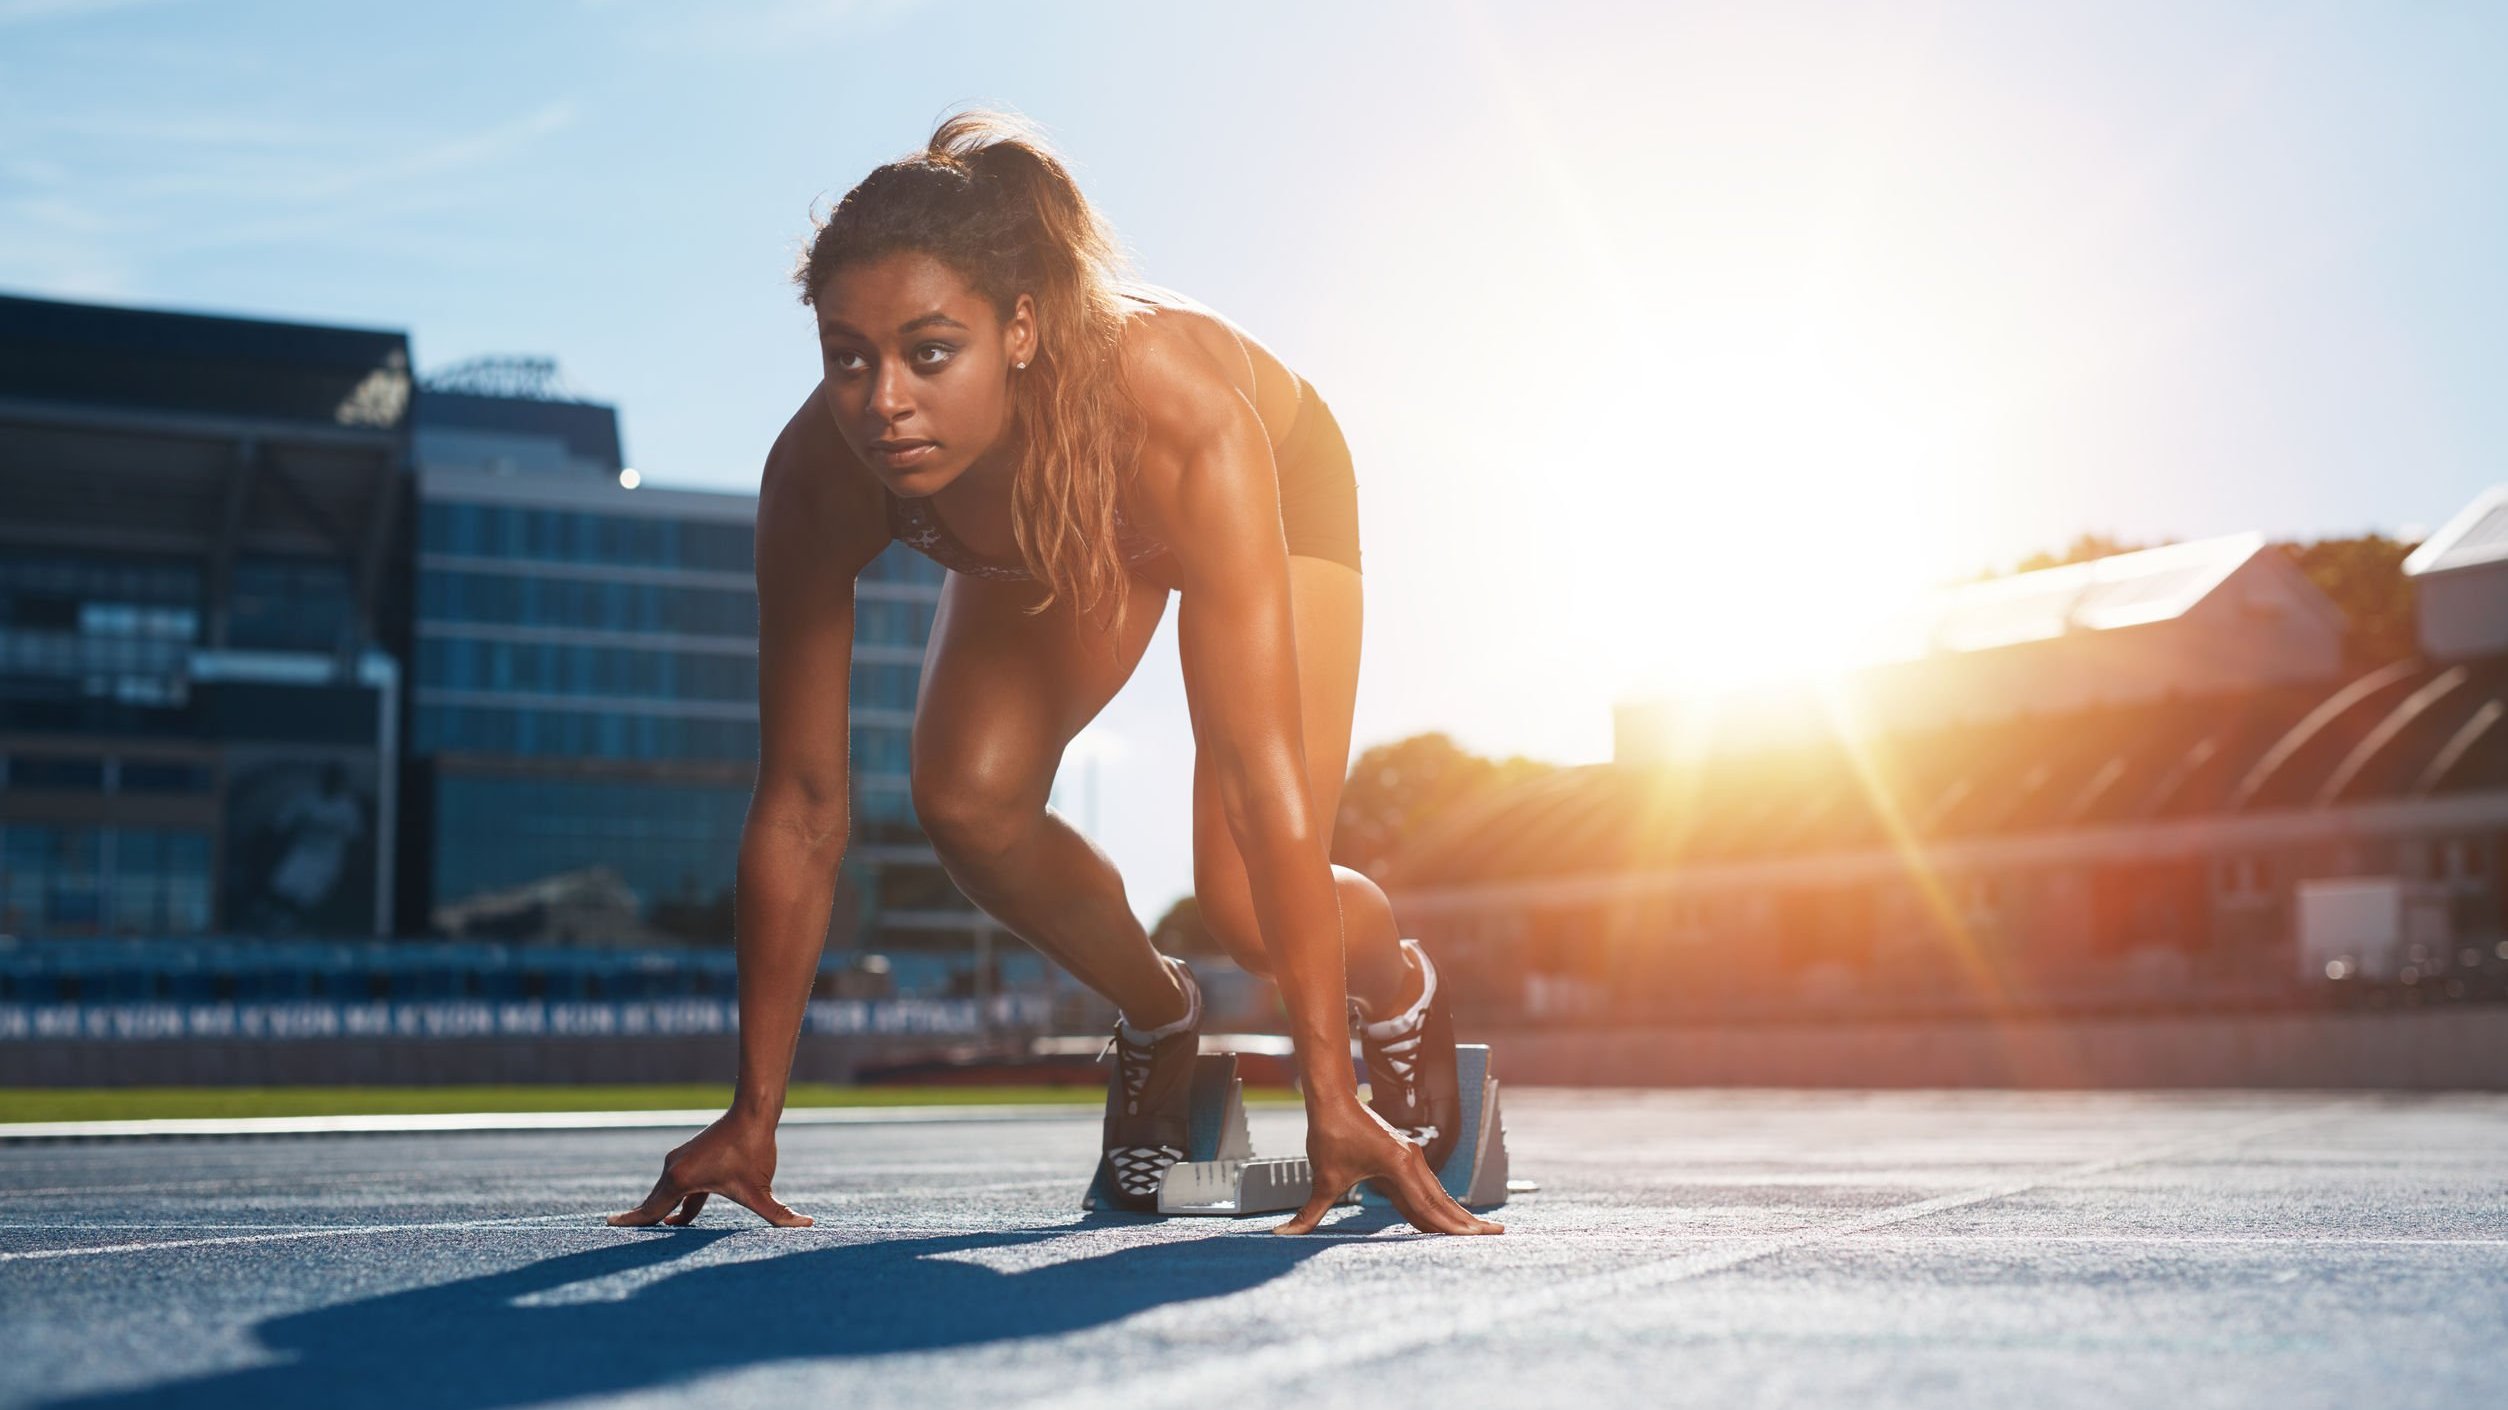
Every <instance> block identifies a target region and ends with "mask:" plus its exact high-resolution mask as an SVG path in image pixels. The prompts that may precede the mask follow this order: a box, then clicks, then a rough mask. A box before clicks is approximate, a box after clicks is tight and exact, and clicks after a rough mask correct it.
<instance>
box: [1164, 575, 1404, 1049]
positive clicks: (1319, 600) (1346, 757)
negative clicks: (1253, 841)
mask: <svg viewBox="0 0 2508 1410" xmlns="http://www.w3.org/2000/svg"><path fill="white" fill-rule="evenodd" d="M1360 585H1361V580H1360V577H1359V573H1358V571H1357V570H1356V569H1354V568H1352V567H1350V566H1349V565H1347V564H1345V563H1337V562H1334V561H1333V560H1331V559H1328V558H1314V557H1308V556H1306V555H1303V554H1296V555H1292V556H1291V557H1290V559H1289V607H1290V613H1291V616H1292V619H1293V621H1294V623H1295V630H1296V632H1297V660H1298V713H1299V718H1300V720H1301V721H1302V723H1303V725H1304V729H1305V739H1306V768H1307V785H1306V786H1307V796H1308V798H1309V799H1310V800H1311V801H1312V803H1313V805H1314V808H1315V826H1316V828H1317V830H1318V831H1319V832H1321V833H1322V835H1323V837H1324V839H1325V841H1326V845H1330V841H1331V838H1332V824H1333V818H1334V817H1335V815H1337V814H1338V813H1339V811H1340V808H1341V783H1342V778H1343V776H1344V775H1345V774H1346V773H1347V772H1348V770H1349V762H1350V713H1351V711H1352V710H1353V709H1354V708H1355V706H1356V705H1357V702H1358V673H1359V637H1360V632H1361V626H1362V617H1363V597H1362V594H1361V592H1360ZM1185 686H1186V689H1187V691H1188V692H1189V691H1190V690H1191V689H1192V687H1193V682H1192V681H1190V680H1188V681H1186V682H1185ZM1332 873H1333V881H1334V883H1335V887H1336V889H1337V891H1338V892H1339V897H1340V902H1341V944H1342V949H1343V952H1344V954H1345V955H1346V956H1347V961H1346V962H1347V964H1348V966H1349V971H1350V992H1351V993H1352V994H1353V995H1355V996H1357V997H1358V998H1360V999H1362V1000H1364V1001H1365V1002H1366V1003H1367V1006H1368V1008H1369V1009H1370V1010H1371V1011H1373V1012H1376V1013H1396V1012H1399V1011H1401V1010H1402V1009H1403V1008H1405V1007H1407V1006H1408V1005H1409V1004H1410V1003H1411V1002H1412V1001H1413V1000H1415V999H1417V998H1418V997H1419V987H1420V978H1419V976H1418V974H1417V973H1415V972H1414V971H1413V970H1412V969H1411V967H1410V965H1409V963H1408V962H1407V961H1405V960H1404V958H1403V955H1402V950H1401V944H1400V939H1401V933H1400V931H1399V930H1398V929H1397V928H1396V927H1395V924H1394V919H1393V906H1392V903H1390V902H1389V901H1387V900H1386V899H1385V893H1384V890H1383V889H1382V888H1381V887H1379V886H1377V885H1376V883H1375V882H1374V881H1372V880H1370V879H1369V878H1368V877H1367V876H1366V875H1365V874H1364V873H1361V872H1357V871H1353V870H1352V869H1350V868H1348V867H1344V866H1336V867H1334V868H1333V869H1332ZM1193 894H1194V897H1195V899H1196V900H1197V901H1199V902H1200V905H1201V912H1202V923H1203V925H1204V926H1206V927H1207V928H1208V929H1209V930H1210V932H1211V934H1212V935H1213V936H1214V937H1215V938H1217V939H1218V941H1219V942H1220V943H1221V944H1222V945H1224V946H1226V947H1227V949H1228V953H1229V955H1230V956H1231V957H1233V958H1234V959H1235V960H1236V961H1237V963H1238V964H1240V965H1242V966H1244V967H1245V968H1246V969H1247V970H1249V971H1251V972H1253V973H1256V974H1266V975H1267V974H1269V973H1270V972H1271V957H1270V954H1269V953H1268V952H1267V951H1266V950H1265V949H1264V948H1263V936H1262V930H1261V927H1260V926H1259V925H1258V924H1257V923H1256V921H1255V917H1254V897H1253V891H1252V888H1251V886H1250V885H1249V883H1248V881H1247V878H1246V872H1245V859H1244V857H1243V855H1242V854H1241V853H1240V852H1239V851H1238V849H1237V844H1236V838H1235V836H1234V835H1232V834H1231V833H1230V832H1229V831H1228V822H1227V817H1226V815H1225V814H1224V813H1223V812H1222V811H1221V809H1220V804H1219V780H1218V777H1217V774H1216V773H1215V771H1214V770H1213V769H1212V768H1211V767H1210V764H1209V761H1208V759H1207V758H1206V757H1204V756H1200V755H1198V754H1197V755H1196V757H1195V759H1194V763H1193Z"/></svg>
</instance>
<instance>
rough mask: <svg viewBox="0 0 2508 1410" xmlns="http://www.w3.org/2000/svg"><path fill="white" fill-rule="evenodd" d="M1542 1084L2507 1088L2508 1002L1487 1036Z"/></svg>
mask: <svg viewBox="0 0 2508 1410" xmlns="http://www.w3.org/2000/svg"><path fill="white" fill-rule="evenodd" d="M1465 1036H1466V1037H1468V1038H1469V1039H1470V1040H1471V1041H1475V1042H1479V1041H1486V1042H1488V1043H1489V1044H1490V1045H1491V1047H1492V1049H1493V1050H1494V1056H1495V1061H1496V1065H1497V1070H1498V1076H1499V1077H1500V1078H1501V1079H1502V1080H1504V1081H1506V1082H1509V1083H1518V1084H1524V1085H1530V1086H1573V1087H1593V1086H1627V1087H2005V1088H2044V1089H2099V1088H2211V1087H2262V1088H2276V1087H2279V1088H2330V1089H2357V1090H2384V1091H2394V1090H2403V1091H2451V1090H2452V1091H2508V1008H2502V1007H2498V1006H2494V1005H2481V1006H2464V1007H2445V1008H2430V1009H2418V1010H2403V1011H2389V1012H2383V1013H2306V1014H2290V1013H2280V1014H2272V1013H2261V1014H2257V1013H2249V1014H2205V1015H2163V1016H2147V1017H2111V1018H2072V1019H2056V1018H2032V1019H2024V1020H2015V1021H2010V1022H2002V1023H1997V1022H1993V1021H1990V1020H1975V1021H1960V1022H1950V1021H1942V1020H1931V1021H1926V1022H1909V1023H1878V1022H1875V1023H1834V1024H1819V1025H1814V1024H1753V1025H1749V1026H1740V1025H1735V1026H1688V1027H1662V1028H1644V1029H1586V1030H1562V1029H1545V1030H1538V1031H1519V1032H1513V1033H1492V1034H1482V1033H1472V1034H1467V1035H1465Z"/></svg>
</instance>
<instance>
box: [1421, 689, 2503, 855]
mask: <svg viewBox="0 0 2508 1410" xmlns="http://www.w3.org/2000/svg"><path fill="white" fill-rule="evenodd" d="M2503 789H2508V655H2493V656H2489V657H2484V658H2479V659H2474V660H2467V661H2460V662H2453V663H2450V662H2443V661H2425V660H2410V659H2407V660H2403V661H2394V662H2389V663H2387V664H2385V665H2382V666H2378V667H2375V668H2373V669H2368V670H2365V671H2361V672H2358V673H2355V674H2351V675H2348V676H2344V677H2339V678H2336V679H2334V680H2331V681H2324V682H2317V683H2306V682H2286V683H2270V684H2266V685H2262V686H2258V687H2255V688H2251V689H2243V690H2237V691H2231V692H2225V693H2221V694H2213V695H2204V696H2180V697H2170V698H2160V699H2143V700H2134V701H2127V702H2123V703H2095V704H2090V705H2087V706H2084V707H2083V708H2080V709H2077V710H2072V711H2068V712H2066V713H2063V714H2060V715H2057V714H2046V715H2035V716H2013V717H2008V718H2004V719H2000V720H1993V721H1987V722H1983V723H1969V722H1960V723H1956V724H1944V725H1942V726H1940V727H1937V728H1934V729H1930V730H1924V731H1920V732H1914V733H1908V734H1902V735H1898V736H1894V737H1891V738H1888V739H1886V740H1880V741H1871V740H1867V741H1864V742H1862V743H1856V742H1853V741H1849V740H1846V739H1843V738H1840V737H1837V736H1834V735H1833V736H1829V737H1826V738H1822V739H1818V740H1814V741H1811V742H1810V743H1808V744H1806V745H1805V746H1804V747H1803V748H1801V749H1799V750H1796V751H1794V752H1792V753H1790V754H1788V755H1783V756H1768V757H1738V756H1720V755H1706V756H1701V757H1697V758H1693V759H1687V760H1673V761H1669V762H1661V763H1655V762H1649V763H1645V764H1640V765H1630V764H1624V763H1611V764H1589V765H1580V766H1576V767H1572V768H1563V769H1560V770H1558V771H1556V772H1555V773H1551V774H1546V775H1540V776H1536V777H1533V778H1530V779H1526V780H1523V781H1520V782H1517V783H1512V784H1507V785H1503V786H1499V787H1495V788H1492V789H1490V790H1489V791H1487V792H1485V793H1482V794H1478V795H1475V796H1474V797H1472V798H1471V799H1469V800H1467V801H1465V802H1464V803H1462V804H1460V805H1459V806H1456V807H1453V808H1451V809H1448V810H1447V811H1445V812H1444V813H1443V814H1441V815H1440V816H1438V817H1437V818H1435V819H1433V820H1432V821H1430V822H1428V823H1426V824H1425V825H1423V826H1422V827H1421V828H1420V829H1419V831H1418V832H1417V833H1416V834H1415V835H1413V836H1411V837H1410V838H1408V839H1407V840H1406V841H1404V843H1403V844H1402V845H1401V847H1400V848H1399V850H1398V851H1397V852H1396V854H1395V855H1394V856H1393V857H1392V858H1390V859H1389V860H1388V861H1386V862H1385V863H1384V864H1383V866H1382V869H1381V870H1379V871H1378V872H1377V873H1376V876H1377V879H1378V880H1379V881H1382V882H1384V883H1386V884H1387V885H1388V886H1393V887H1397V888H1411V889H1418V888H1426V887H1471V886H1483V885H1495V884H1499V883H1506V882H1515V881H1526V880H1538V879H1550V878H1558V877H1570V876H1592V875H1599V874H1607V873H1632V872H1659V871H1668V870H1675V869H1679V868H1684V867H1691V866H1702V865H1708V864H1726V863H1753V864H1757V863H1770V862H1777V861H1781V860H1787V859H1800V858H1808V857H1820V856H1834V855H1838V854H1844V853H1850V852H1874V851H1878V850H1880V849H1887V848H1891V847H1901V848H1903V847H1908V846H1924V847H1930V846H1934V845H1936V844H1946V843H1952V842H1966V841H1982V840H1991V839H2010V838H2021V837H2029V836H2040V837H2043V836H2047V835H2051V834H2057V833H2064V832H2071V831H2077V830H2083V829H2100V828H2109V829H2115V828H2124V829H2134V828H2140V827H2146V826H2149V825H2154V824H2159V823H2168V822H2194V821H2205V820H2209V821H2210V822H2214V823H2218V822H2221V821H2223V820H2227V819H2234V818H2250V817H2267V818H2269V817H2278V818H2282V819H2288V818H2290V817H2293V816H2295V815H2297V814H2301V813H2321V812H2323V811H2325V810H2328V809H2335V808H2343V807H2352V806H2358V805H2382V806H2388V807H2395V806H2412V805H2424V804H2428V805H2445V804H2447V803H2449V802H2450V801H2451V800H2459V799H2463V798H2466V797H2468V796H2471V795H2475V794H2480V793H2485V792H2497V791H2499V790H2503Z"/></svg>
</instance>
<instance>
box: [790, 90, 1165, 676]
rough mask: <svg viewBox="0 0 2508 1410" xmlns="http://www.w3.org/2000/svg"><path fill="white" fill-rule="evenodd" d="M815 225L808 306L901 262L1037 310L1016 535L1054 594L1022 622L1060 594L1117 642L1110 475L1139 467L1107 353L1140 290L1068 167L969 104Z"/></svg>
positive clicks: (1131, 422)
mask: <svg viewBox="0 0 2508 1410" xmlns="http://www.w3.org/2000/svg"><path fill="white" fill-rule="evenodd" d="M815 225H816V228H815V230H814V231H813V233H812V235H811V238H810V241H809V244H808V246H807V247H806V248H805V249H804V251H803V253H802V256H801V260H800V264H799V266H798V267H797V268H796V269H795V270H794V271H793V281H794V282H795V283H797V284H799V285H800V286H801V301H802V302H803V303H805V304H809V303H814V302H815V301H816V299H817V296H818V291H819V290H820V289H821V288H822V287H824V286H825V284H826V282H827V280H828V278H829V276H831V275H833V274H834V273H835V272H836V271H837V270H838V269H840V268H842V267H844V266H846V265H849V264H854V263H858V262H862V261H867V260H874V259H878V258H880V257H882V256H885V255H888V254H892V253H895V252H897V251H900V250H915V251H920V252H922V253H925V254H929V255H931V256H933V257H934V258H936V259H938V260H940V261H941V262H942V263H944V264H946V265H948V266H949V267H950V268H951V269H953V270H955V271H956V272H957V274H958V275H959V277H960V278H963V279H965V280H966V281H967V284H968V286H969V287H970V288H972V289H973V290H974V291H975V292H976V294H977V295H978V296H980V297H982V298H984V299H986V300H989V301H990V302H991V303H992V305H993V308H994V311H995V313H996V314H997V315H999V316H1000V317H1001V318H1003V319H1005V320H1007V319H1008V318H1009V317H1010V316H1011V314H1012V312H1013V311H1014V310H1015V309H1016V308H1017V306H1018V296H1019V295H1021V294H1027V295H1028V296H1030V298H1031V299H1033V300H1034V304H1035V311H1036V312H1035V317H1036V324H1037V335H1038V342H1037V350H1036V353H1035V355H1034V357H1033V358H1032V359H1031V360H1030V364H1029V370H1028V371H1027V372H1025V373H1023V374H1022V375H1020V376H1018V377H1016V378H1013V379H1012V380H1011V384H1010V388H1011V391H1010V396H1011V428H1010V435H1011V437H1012V438H1013V442H1012V443H1013V444H1014V445H1017V446H1018V447H1019V448H1020V458H1019V463H1018V469H1017V472H1016V474H1015V475H1014V477H1013V481H1012V489H1011V524H1012V533H1013V535H1014V536H1015V538H1016V540H1017V542H1018V546H1019V557H1020V559H1021V561H1022V562H1023V563H1025V564H1026V566H1027V570H1028V572H1029V574H1030V575H1031V576H1032V577H1034V578H1036V579H1037V580H1038V581H1039V582H1041V583H1043V584H1044V585H1045V587H1046V589H1047V592H1046V596H1045V599H1044V600H1043V601H1042V602H1039V603H1037V604H1035V605H1034V606H1032V607H1030V608H1029V609H1028V611H1029V613H1030V614H1031V615H1033V614H1035V613H1039V612H1042V611H1044V610H1045V609H1046V608H1048V607H1050V606H1052V605H1053V604H1054V603H1055V602H1057V601H1059V600H1061V599H1062V598H1063V597H1065V596H1066V595H1068V596H1069V597H1070V599H1071V600H1072V601H1073V602H1074V603H1075V604H1076V605H1078V606H1079V607H1080V608H1081V609H1082V610H1083V611H1085V612H1088V613H1090V614H1092V615H1094V614H1095V613H1096V612H1097V611H1098V610H1099V609H1102V608H1103V607H1104V605H1105V604H1106V603H1107V601H1108V600H1109V599H1111V600H1112V601H1113V602H1114V603H1115V608H1116V610H1115V615H1114V618H1113V622H1112V629H1113V631H1114V632H1115V633H1116V635H1117V636H1118V638H1119V637H1120V634H1121V630H1122V624H1123V607H1122V604H1123V591H1122V589H1123V581H1124V564H1123V557H1122V555H1121V553H1120V551H1119V550H1118V547H1117V544H1116V541H1115V517H1114V516H1115V498H1116V491H1117V488H1118V485H1117V476H1118V474H1120V473H1126V472H1127V471H1128V467H1130V466H1131V465H1132V464H1133V463H1134V459H1135V455H1136V452H1137V450H1138V448H1139V444H1140V434H1141V423H1140V414H1139V409H1138V407H1137V405H1136V404H1135V403H1134V401H1133V399H1132V396H1131V392H1130V390H1129V388H1127V387H1126V386H1125V384H1124V380H1123V371H1122V366H1121V363H1120V361H1119V360H1118V359H1117V357H1116V351H1117V346H1118V344H1119V342H1120V340H1121V337H1122V331H1123V320H1124V304H1125V302H1126V300H1127V298H1138V297H1140V296H1141V295H1140V293H1139V291H1140V290H1142V289H1144V288H1146V286H1143V285H1140V284H1138V283H1136V282H1135V281H1134V280H1132V279H1131V277H1130V275H1129V261H1128V260H1127V259H1126V257H1125V254H1124V251H1123V248H1122V246H1121V244H1120V243H1119V242H1118V241H1117V240H1116V237H1115V234H1114V231H1113V229H1112V227H1110V226H1108V225H1107V224H1106V222H1105V221H1104V220H1103V219H1102V218H1101V217H1100V216H1099V215H1098V213H1097V211H1096V209H1095V208H1094V207H1092V206H1091V205H1090V204H1089V203H1088V200H1087V198H1086V197H1084V196H1082V195H1081V194H1080V187H1079V184H1078V183H1077V182H1076V181H1074V180H1073V179H1072V177H1071V172H1070V170H1069V169H1068V168H1067V167H1066V166H1065V165H1064V164H1063V161H1062V159H1061V157H1059V156H1058V155H1056V154H1055V152H1054V150H1053V148H1052V146H1051V145H1049V144H1048V143H1047V142H1046V140H1045V138H1044V136H1043V135H1042V134H1041V133H1039V132H1038V131H1037V129H1036V128H1035V127H1034V126H1033V125H1032V124H1030V123H1029V122H1027V121H1026V120H1025V119H1024V118H1021V117H1019V116H1018V115H1016V114H1011V113H1004V112H998V111H993V110H989V109H983V108H970V109H967V110H964V111H961V112H958V113H955V114H952V115H950V116H948V117H945V118H943V119H942V120H941V123H940V125H939V126H938V127H937V128H935V129H934V130H933V132H932V138H931V141H929V142H927V143H926V144H924V148H923V150H922V151H920V152H916V153H914V154H912V155H910V156H906V157H901V158H899V159H898V160H896V161H893V162H889V163H887V164H885V165H883V166H880V167H877V168H875V169H874V170H873V171H872V172H871V174H870V175H868V176H865V177H864V178H862V180H861V181H860V182H859V183H858V184H856V185H855V186H854V188H853V189H852V190H851V191H848V192H846V193H845V196H844V199H842V200H840V201H838V202H837V203H836V205H835V207H834V209H832V210H830V211H829V212H828V213H827V215H826V217H825V218H823V219H820V220H818V221H816V222H815Z"/></svg>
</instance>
